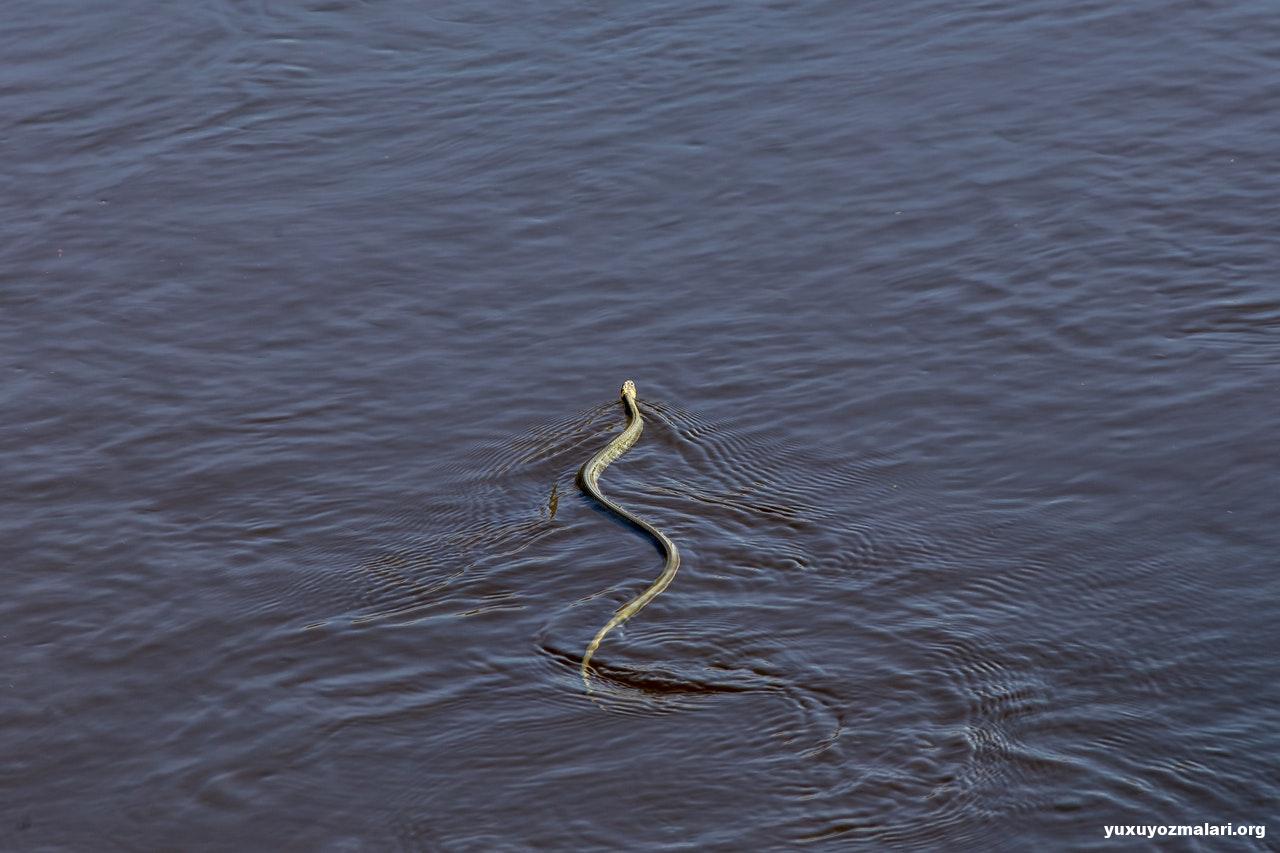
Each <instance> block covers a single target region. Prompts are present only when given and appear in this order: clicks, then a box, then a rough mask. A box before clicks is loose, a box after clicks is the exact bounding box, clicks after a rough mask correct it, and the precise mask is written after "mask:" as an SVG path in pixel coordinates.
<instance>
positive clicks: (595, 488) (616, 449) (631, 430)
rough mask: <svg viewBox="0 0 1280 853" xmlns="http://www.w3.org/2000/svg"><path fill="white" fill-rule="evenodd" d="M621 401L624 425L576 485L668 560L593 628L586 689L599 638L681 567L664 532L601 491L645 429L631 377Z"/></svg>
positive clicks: (654, 595) (658, 590)
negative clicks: (642, 535) (603, 480)
mask: <svg viewBox="0 0 1280 853" xmlns="http://www.w3.org/2000/svg"><path fill="white" fill-rule="evenodd" d="M622 402H623V404H625V405H626V407H627V428H626V429H624V430H623V431H622V432H620V433H618V435H617V436H615V437H614V439H613V441H611V442H609V443H608V444H606V445H605V446H604V447H603V448H602V449H601V450H600V451H599V452H598V453H596V455H595V456H592V457H591V458H590V459H588V460H587V461H586V463H585V464H584V465H583V466H582V468H580V469H579V470H578V486H579V487H580V488H581V489H582V491H584V492H586V493H587V494H588V495H590V496H591V497H592V498H594V499H595V500H596V501H597V502H598V503H599V504H601V505H602V506H604V507H605V508H607V509H608V510H609V511H611V512H612V513H613V514H614V515H616V516H618V517H619V518H621V519H623V520H624V521H627V522H629V523H630V524H633V525H635V526H636V527H638V528H640V529H641V530H643V531H644V532H645V533H648V534H649V535H650V536H652V537H653V539H654V541H656V542H657V543H658V547H660V548H661V549H662V551H663V553H665V554H666V557H667V564H666V565H665V566H663V568H662V574H661V575H659V576H658V579H657V580H656V581H654V582H653V583H652V584H651V585H650V586H649V588H648V589H646V590H645V591H644V592H642V593H640V594H639V595H637V596H636V597H635V598H633V599H631V600H630V601H628V602H627V603H626V604H624V605H622V606H621V607H619V608H618V610H617V612H616V613H614V615H613V618H612V619H610V620H609V621H608V622H606V623H605V626H604V627H603V628H601V629H600V630H599V631H597V632H596V635H595V637H594V638H593V639H592V640H591V644H590V645H589V646H587V651H586V653H585V654H583V656H582V683H583V685H584V686H585V687H586V688H587V690H588V691H590V690H591V669H590V668H591V656H592V655H594V654H595V653H596V649H598V648H600V642H601V641H602V640H603V639H604V637H605V635H606V634H608V633H609V632H610V631H612V630H613V629H614V628H616V627H618V626H619V625H621V624H622V623H623V622H625V621H627V620H628V619H630V618H631V617H632V616H635V615H636V614H637V613H639V612H640V610H641V609H643V608H644V606H645V605H646V604H648V603H649V602H650V601H653V600H654V599H655V598H657V597H658V595H659V594H660V593H661V592H662V591H663V590H664V589H666V588H667V586H668V585H669V584H670V583H671V579H672V578H674V577H675V576H676V572H677V571H678V570H679V569H680V552H679V551H678V550H677V549H676V546H675V543H674V542H672V541H671V540H670V539H668V538H667V535H666V534H665V533H663V532H662V531H661V530H659V529H658V528H656V527H654V526H653V525H652V524H650V523H649V522H647V521H645V520H644V519H643V518H639V517H637V516H635V515H632V514H631V513H630V512H629V511H628V510H626V509H624V508H622V507H620V506H618V505H617V504H616V503H614V502H613V501H611V500H609V498H607V497H605V495H604V493H603V492H601V491H600V475H601V474H603V473H604V469H605V468H607V467H609V463H610V462H613V461H614V460H615V459H617V458H618V457H619V456H621V455H622V454H624V453H626V452H627V451H628V450H629V449H630V448H631V446H632V445H633V444H635V443H636V441H638V440H639V439H640V433H641V431H643V430H644V418H642V417H641V416H640V407H639V406H638V405H637V404H636V385H635V383H634V382H632V381H631V380H630V379H628V380H627V381H626V382H624V383H623V384H622Z"/></svg>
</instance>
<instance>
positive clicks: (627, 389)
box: [622, 379, 636, 400]
mask: <svg viewBox="0 0 1280 853" xmlns="http://www.w3.org/2000/svg"><path fill="white" fill-rule="evenodd" d="M622 397H623V399H627V398H630V399H632V400H634V399H635V398H636V383H634V382H632V381H631V380H630V379H628V380H627V381H626V382H623V383H622Z"/></svg>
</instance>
